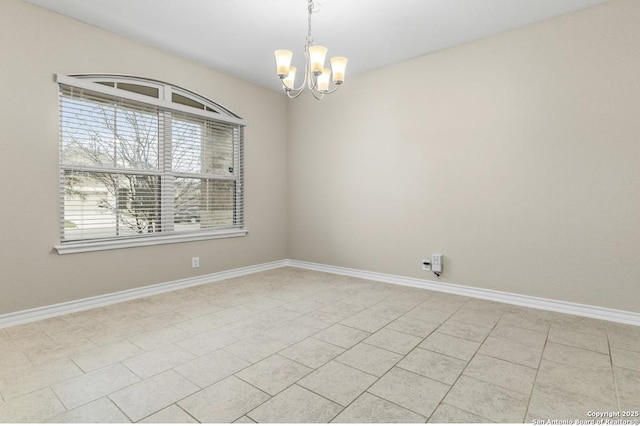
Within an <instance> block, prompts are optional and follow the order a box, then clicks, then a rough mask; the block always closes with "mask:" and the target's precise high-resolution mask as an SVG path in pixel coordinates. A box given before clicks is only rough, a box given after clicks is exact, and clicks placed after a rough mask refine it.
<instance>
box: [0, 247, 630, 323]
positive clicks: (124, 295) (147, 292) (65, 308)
mask: <svg viewBox="0 0 640 426" xmlns="http://www.w3.org/2000/svg"><path fill="white" fill-rule="evenodd" d="M285 266H291V267H295V268H301V269H309V270H313V271H320V272H327V273H330V274H337V275H346V276H350V277H356V278H363V279H367V280H371V281H379V282H385V283H389V284H397V285H403V286H409V287H417V288H423V289H427V290H433V291H440V292H444V293H452V294H457V295H461V296H468V297H475V298H477V299H485V300H493V301H496V302H503V303H508V304H511V305H518V306H526V307H529V308H535V309H543V310H547V311H554V312H561V313H565V314H571V315H580V316H584V317H590V318H596V319H601V320H605V321H613V322H619V323H624V324H631V325H636V326H640V313H637V312H628V311H621V310H616V309H609V308H602V307H599V306H592V305H583V304H579V303H573V302H565V301H560V300H552V299H544V298H541V297H534V296H525V295H521V294H515V293H507V292H502V291H495V290H487V289H482V288H476V287H469V286H464V285H459V284H448V283H442V282H436V281H430V280H424V279H418V278H410V277H403V276H400V275H390V274H382V273H379V272H371V271H363V270H359V269H350V268H343V267H339V266H331V265H323V264H319V263H312V262H303V261H300V260H290V259H284V260H279V261H275V262H269V263H263V264H259V265H253V266H247V267H243V268H237V269H231V270H228V271H221V272H214V273H212V274H207V275H200V276H197V277H192V278H185V279H182V280H177V281H170V282H166V283H161V284H155V285H150V286H146V287H141V288H136V289H132V290H125V291H120V292H117V293H110V294H105V295H102V296H95V297H89V298H86V299H80V300H74V301H70V302H65V303H58V304H55V305H49V306H43V307H40V308H34V309H29V310H25V311H19V312H12V313H8V314H4V315H0V328H5V327H11V326H14V325H20V324H25V323H29V322H33V321H39V320H43V319H47V318H52V317H56V316H59V315H65V314H70V313H73V312H79V311H85V310H88V309H93V308H98V307H101V306H106V305H111V304H114V303H120V302H126V301H128V300H133V299H138V298H141V297H148V296H153V295H155V294H161V293H166V292H168V291H174V290H179V289H183V288H188V287H193V286H197V285H202V284H209V283H212V282H216V281H221V280H225V279H229V278H235V277H240V276H243V275H249V274H254V273H256V272H263V271H268V270H271V269H276V268H282V267H285Z"/></svg>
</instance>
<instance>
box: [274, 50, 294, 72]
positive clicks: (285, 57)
mask: <svg viewBox="0 0 640 426" xmlns="http://www.w3.org/2000/svg"><path fill="white" fill-rule="evenodd" d="M274 53H275V55H276V68H277V70H276V74H278V77H280V78H285V77H286V76H287V75H288V74H289V68H290V67H291V58H292V57H293V52H292V51H290V50H285V49H280V50H276V51H275V52H274Z"/></svg>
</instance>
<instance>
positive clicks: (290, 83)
mask: <svg viewBox="0 0 640 426" xmlns="http://www.w3.org/2000/svg"><path fill="white" fill-rule="evenodd" d="M282 83H283V84H284V85H285V86H286V87H287V89H293V88H295V87H296V86H295V84H296V67H289V75H287V76H286V77H285V78H284V79H283V80H282Z"/></svg>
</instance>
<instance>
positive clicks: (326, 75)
mask: <svg viewBox="0 0 640 426" xmlns="http://www.w3.org/2000/svg"><path fill="white" fill-rule="evenodd" d="M307 1H308V24H307V40H306V43H305V45H304V57H305V70H304V80H303V81H302V83H301V84H300V86H298V87H296V85H295V82H296V81H295V80H296V71H297V70H296V67H294V66H292V65H291V59H292V58H293V53H292V52H291V51H290V50H285V49H281V50H276V51H275V55H276V68H277V71H276V73H277V74H278V77H279V78H280V80H282V89H283V90H284V91H285V93H286V94H287V96H288V97H289V98H292V99H293V98H297V97H298V96H300V94H301V93H302V92H303V90H304V89H305V87H307V88H309V90H310V91H311V93H312V94H313V96H314V97H315V98H316V99H318V100H320V99H322V98H323V97H324V95H327V94H330V93H333V92H335V91H336V90H338V89H339V88H340V85H341V84H342V83H344V74H345V71H346V69H347V58H345V57H342V56H336V57H333V58H331V59H330V62H331V69H329V68H325V67H324V61H325V57H326V56H327V48H326V47H324V46H319V45H314V44H313V37H312V36H311V14H313V12H314V8H315V6H314V4H313V0H307ZM331 82H333V87H332V85H331Z"/></svg>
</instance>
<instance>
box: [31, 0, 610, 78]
mask: <svg viewBox="0 0 640 426" xmlns="http://www.w3.org/2000/svg"><path fill="white" fill-rule="evenodd" d="M27 1H28V2H29V3H33V4H35V5H38V6H41V7H44V8H47V9H50V10H53V11H55V12H58V13H61V14H63V15H67V16H70V17H73V18H75V19H78V20H80V21H83V22H86V23H89V24H91V25H94V26H96V27H100V28H103V29H105V30H108V31H111V32H113V33H116V34H120V35H123V36H125V37H127V38H130V39H133V40H137V41H140V42H143V43H146V44H149V45H151V46H156V47H158V48H160V49H163V50H165V51H168V52H171V53H174V54H177V55H180V56H182V57H185V58H188V59H192V60H194V61H196V62H199V63H201V64H204V65H207V66H210V67H213V68H216V69H219V70H221V71H225V72H227V73H230V74H234V75H236V76H237V77H239V78H242V79H244V80H248V81H251V82H254V83H256V84H259V85H261V86H264V87H268V88H272V89H275V90H278V89H279V88H280V80H279V79H278V78H277V77H276V76H275V64H274V59H273V51H274V50H276V49H289V50H292V51H293V52H294V63H297V65H300V64H301V57H302V51H303V47H304V41H305V36H306V32H307V29H306V26H307V2H306V0H27ZM605 1H608V0H387V1H382V0H375V1H374V0H316V1H315V3H316V8H317V9H318V12H317V13H314V14H313V18H312V25H313V38H314V41H315V43H316V44H322V45H324V46H326V47H327V48H328V49H329V54H328V56H346V57H348V58H349V65H348V67H347V77H346V80H347V82H348V80H349V77H350V76H353V75H355V74H359V73H362V72H365V71H369V70H372V69H375V68H379V67H383V66H385V65H390V64H393V63H396V62H400V61H403V60H406V59H410V58H414V57H417V56H421V55H425V54H428V53H430V52H434V51H437V50H441V49H445V48H448V47H452V46H456V45H459V44H462V43H465V42H469V41H472V40H477V39H480V38H483V37H487V36H489V35H492V34H497V33H499V32H502V31H505V30H509V29H513V28H517V27H521V26H523V25H527V24H530V23H533V22H537V21H541V20H544V19H549V18H552V17H556V16H560V15H563V14H567V13H571V12H575V11H577V10H579V9H583V8H586V7H590V6H594V5H597V4H599V3H604V2H605ZM296 59H297V61H296Z"/></svg>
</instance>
